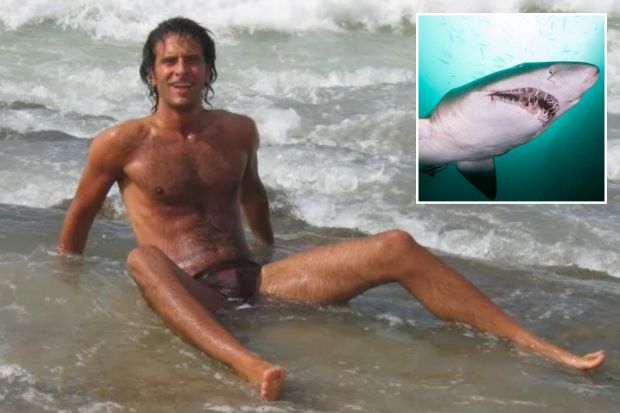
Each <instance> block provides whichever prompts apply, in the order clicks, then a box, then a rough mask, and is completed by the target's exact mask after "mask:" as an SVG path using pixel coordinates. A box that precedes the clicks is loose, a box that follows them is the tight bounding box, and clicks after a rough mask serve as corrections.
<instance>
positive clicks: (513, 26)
mask: <svg viewBox="0 0 620 413" xmlns="http://www.w3.org/2000/svg"><path fill="white" fill-rule="evenodd" d="M418 34H419V36H418V53H419V57H418V58H419V63H418V64H419V68H418V81H419V100H418V104H419V106H418V109H419V116H427V115H428V114H430V112H431V111H432V109H433V108H434V107H435V105H436V104H437V103H438V102H439V100H440V99H441V98H442V97H443V96H444V95H445V94H446V93H447V92H448V91H449V90H451V89H453V88H455V87H458V86H461V85H464V84H466V83H469V82H471V81H472V80H475V79H478V78H480V77H482V76H485V75H487V74H490V73H493V72H496V71H498V70H502V69H506V68H509V67H512V66H515V65H517V64H520V63H524V62H536V61H578V62H587V63H592V64H595V65H596V66H598V68H599V69H600V70H601V76H600V77H599V79H598V81H597V82H596V84H595V85H594V86H593V87H592V88H591V89H590V90H589V91H588V92H586V94H585V95H584V97H583V98H582V100H581V102H580V103H579V104H578V105H576V106H575V107H574V108H572V109H571V110H570V111H569V112H567V113H566V114H564V115H563V116H561V117H560V118H559V119H558V120H556V121H555V122H554V123H553V124H552V125H551V126H550V127H549V129H548V130H547V131H545V132H544V133H543V134H541V135H540V136H538V137H537V138H535V139H534V140H533V141H531V142H529V143H527V144H525V145H523V146H520V147H517V148H515V149H513V150H512V151H510V152H509V153H507V154H505V155H503V156H499V157H497V158H496V159H495V165H496V175H497V198H496V201H604V200H605V84H604V80H605V17H604V16H603V15H568V14H553V15H549V14H544V15H539V14H527V15H523V14H495V15H466V16H457V15H448V16H436V15H425V16H420V17H419V21H418ZM419 199H420V200H421V201H487V200H488V199H487V198H486V197H485V196H484V195H483V194H482V193H481V192H479V191H478V190H477V189H476V188H474V187H473V186H472V185H471V184H470V183H469V182H467V181H466V180H465V178H463V176H462V175H461V174H460V173H459V172H458V171H457V169H456V166H455V165H454V164H451V165H449V166H448V167H447V168H446V169H444V170H443V171H441V172H439V173H437V174H435V176H434V177H432V176H430V175H426V174H420V176H419Z"/></svg>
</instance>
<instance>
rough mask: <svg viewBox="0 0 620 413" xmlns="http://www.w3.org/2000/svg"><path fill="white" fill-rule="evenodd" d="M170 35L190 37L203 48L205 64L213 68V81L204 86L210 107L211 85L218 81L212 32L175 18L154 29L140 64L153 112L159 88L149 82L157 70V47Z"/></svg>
mask: <svg viewBox="0 0 620 413" xmlns="http://www.w3.org/2000/svg"><path fill="white" fill-rule="evenodd" d="M170 34H177V35H179V36H181V37H189V38H190V39H192V40H194V41H195V42H197V43H198V44H200V47H201V48H202V55H203V57H204V60H205V63H206V64H207V65H208V66H209V67H210V68H211V76H210V77H211V80H210V81H209V82H207V83H205V85H204V88H205V90H204V96H203V99H204V101H205V103H206V104H207V105H209V106H211V104H210V103H209V99H208V98H209V92H211V94H212V95H213V93H214V92H213V88H212V87H211V84H212V83H213V82H215V79H217V70H216V69H215V42H214V41H213V39H212V38H211V35H212V33H211V31H209V30H208V29H206V28H204V27H202V26H201V25H199V24H198V23H196V22H195V21H193V20H191V19H188V18H185V17H173V18H172V19H168V20H164V21H163V22H161V23H159V25H158V26H157V27H156V28H155V29H153V31H151V32H150V33H149V35H148V37H147V38H146V42H145V43H144V47H143V48H142V63H141V64H140V78H142V81H143V82H144V83H145V84H146V86H147V87H148V89H149V99H150V100H151V102H152V103H153V107H152V108H151V112H155V111H156V110H157V104H158V99H159V94H158V93H157V88H156V87H155V86H153V85H151V82H150V81H149V73H150V72H152V71H153V70H154V69H155V46H156V45H157V43H159V42H160V41H162V40H164V38H165V37H166V36H168V35H170Z"/></svg>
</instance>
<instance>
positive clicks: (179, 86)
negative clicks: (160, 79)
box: [171, 82, 192, 91]
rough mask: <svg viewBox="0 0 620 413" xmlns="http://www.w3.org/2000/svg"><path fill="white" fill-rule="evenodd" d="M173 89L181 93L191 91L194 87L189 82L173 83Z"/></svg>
mask: <svg viewBox="0 0 620 413" xmlns="http://www.w3.org/2000/svg"><path fill="white" fill-rule="evenodd" d="M171 86H172V88H174V89H176V90H179V91H186V90H189V89H190V88H191V87H192V84H191V83H187V82H175V83H172V85H171Z"/></svg>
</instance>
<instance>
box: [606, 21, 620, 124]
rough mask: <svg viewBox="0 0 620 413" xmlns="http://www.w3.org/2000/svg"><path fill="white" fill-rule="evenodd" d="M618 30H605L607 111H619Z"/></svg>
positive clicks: (619, 64) (619, 60)
mask: <svg viewBox="0 0 620 413" xmlns="http://www.w3.org/2000/svg"><path fill="white" fill-rule="evenodd" d="M619 50H620V31H618V30H607V111H608V112H611V113H620V53H618V51H619Z"/></svg>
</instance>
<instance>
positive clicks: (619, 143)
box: [607, 139, 620, 181]
mask: <svg viewBox="0 0 620 413" xmlns="http://www.w3.org/2000/svg"><path fill="white" fill-rule="evenodd" d="M607 179H611V180H614V181H620V140H618V139H610V140H608V141H607Z"/></svg>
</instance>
